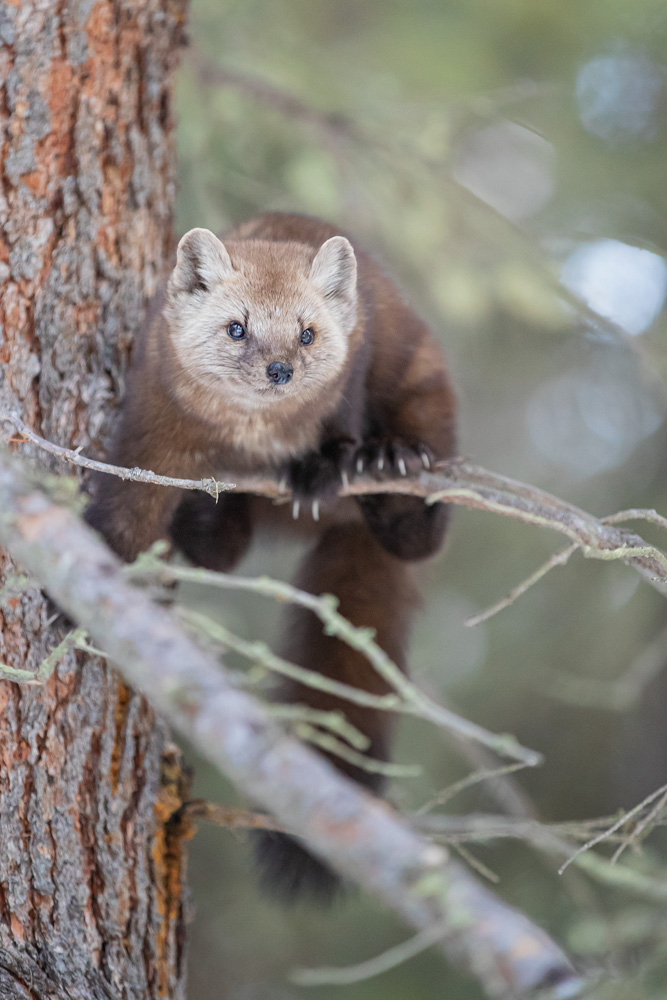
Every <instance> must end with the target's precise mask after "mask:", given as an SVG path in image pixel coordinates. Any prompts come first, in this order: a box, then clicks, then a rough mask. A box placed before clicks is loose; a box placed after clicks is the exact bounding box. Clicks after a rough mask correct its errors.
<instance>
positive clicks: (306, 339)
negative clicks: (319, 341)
mask: <svg viewBox="0 0 667 1000" xmlns="http://www.w3.org/2000/svg"><path fill="white" fill-rule="evenodd" d="M299 340H300V341H301V343H302V344H303V345H304V346H305V347H310V345H311V344H312V342H313V341H314V340H315V331H314V330H313V328H312V326H309V327H308V329H307V330H303V331H302V332H301V336H300V337H299Z"/></svg>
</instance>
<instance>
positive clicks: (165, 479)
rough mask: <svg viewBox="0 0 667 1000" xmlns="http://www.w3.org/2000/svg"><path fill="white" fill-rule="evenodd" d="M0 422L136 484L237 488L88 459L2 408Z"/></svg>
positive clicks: (53, 451) (72, 459) (59, 453)
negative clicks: (53, 441) (63, 446)
mask: <svg viewBox="0 0 667 1000" xmlns="http://www.w3.org/2000/svg"><path fill="white" fill-rule="evenodd" d="M0 421H6V422H7V423H10V424H12V426H13V427H14V428H15V429H16V430H17V431H19V433H20V434H22V435H23V437H24V438H25V440H26V441H29V442H30V443H31V444H34V445H37V447H38V448H41V449H42V451H47V452H48V453H49V454H50V455H55V457H56V458H61V459H62V460H63V461H64V462H67V463H68V464H69V465H77V466H79V468H81V469H91V470H92V471H93V472H106V473H108V474H109V475H111V476H118V478H119V479H130V480H132V481H133V482H135V483H151V484H153V485H154V486H177V487H178V488H179V489H181V490H202V491H203V492H204V493H209V494H210V495H211V496H212V497H215V499H216V500H217V498H218V496H219V495H220V493H224V492H225V491H226V490H230V489H233V488H234V486H233V484H232V483H221V482H218V481H217V480H216V479H213V478H210V479H173V478H171V477H170V476H159V475H157V474H156V473H155V472H149V471H148V470H147V469H136V468H135V469H125V468H123V466H121V465H108V464H107V463H106V462H98V461H96V460H95V459H94V458H86V457H85V455H81V454H79V449H78V448H75V449H71V448H61V446H60V445H57V444H53V443H52V442H51V441H46V440H45V439H44V438H43V437H40V436H39V434H35V432H34V431H33V430H31V429H30V428H29V427H28V426H27V424H24V423H23V421H22V420H21V418H20V417H18V416H16V415H15V414H13V413H8V412H7V411H6V410H0Z"/></svg>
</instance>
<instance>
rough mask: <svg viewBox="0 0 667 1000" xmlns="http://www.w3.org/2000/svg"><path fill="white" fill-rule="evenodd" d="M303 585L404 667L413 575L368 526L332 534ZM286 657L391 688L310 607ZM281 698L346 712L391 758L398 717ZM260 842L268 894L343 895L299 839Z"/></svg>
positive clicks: (297, 622) (343, 765)
mask: <svg viewBox="0 0 667 1000" xmlns="http://www.w3.org/2000/svg"><path fill="white" fill-rule="evenodd" d="M296 584H297V586H298V587H300V588H301V589H302V590H307V591H309V592H310V593H314V594H323V593H326V594H335V595H336V596H337V597H338V599H339V602H340V604H339V611H340V613H341V614H342V615H344V616H345V617H346V618H348V619H349V620H350V621H351V622H352V623H353V624H354V625H359V626H368V627H371V628H373V629H375V631H376V642H377V643H378V644H379V645H380V646H381V647H382V649H384V650H385V652H386V653H387V654H388V655H389V656H390V657H391V659H392V660H393V661H394V662H395V663H396V664H397V665H398V666H399V667H401V669H404V666H405V645H406V640H407V633H408V625H409V620H410V615H411V612H412V610H413V609H414V607H415V605H416V603H417V595H416V591H415V588H414V584H413V582H412V575H411V571H410V569H409V567H408V566H407V565H406V564H405V563H404V562H401V561H400V560H399V559H396V558H394V557H393V556H391V555H389V554H388V553H387V552H386V551H385V550H384V549H383V548H382V546H381V545H380V544H379V542H377V541H376V539H375V538H374V537H373V534H372V533H371V531H370V530H369V528H368V527H367V526H366V524H365V523H358V524H344V525H336V526H334V527H332V528H330V529H329V530H328V531H327V532H326V533H325V534H324V535H323V536H322V538H321V539H320V541H319V543H318V544H317V546H316V547H315V549H314V550H313V551H312V552H311V553H310V554H309V555H308V556H307V557H306V560H305V562H304V563H303V565H302V567H301V569H300V571H299V575H298V578H297V580H296ZM281 652H282V653H283V655H284V656H285V658H286V659H288V660H291V661H292V662H293V663H297V664H299V665H300V666H303V667H308V668H310V669H311V670H316V671H317V672H318V673H320V674H323V675H324V676H325V677H330V678H332V679H333V680H336V681H340V682H343V683H345V684H348V685H350V686H352V687H355V688H358V689H361V690H364V691H370V692H372V693H373V694H377V695H383V694H386V693H387V692H388V690H389V688H388V686H387V683H386V682H385V681H384V680H383V679H382V677H380V675H379V674H378V673H377V672H376V670H375V669H374V668H373V667H372V666H371V664H370V663H369V662H368V660H367V659H366V657H365V656H363V655H361V654H360V653H358V652H356V651H355V650H353V649H352V648H351V647H350V646H348V645H347V644H346V643H344V642H342V641H341V640H339V639H336V638H334V637H332V636H328V635H325V634H324V630H323V626H322V623H321V622H320V620H319V619H318V618H317V617H316V616H315V614H314V613H313V612H311V611H308V610H306V609H304V608H298V607H295V608H292V609H291V612H290V616H289V621H288V627H287V629H286V631H285V639H284V642H283V648H282V650H281ZM277 698H278V699H280V700H282V701H289V702H292V703H294V702H297V703H300V704H303V705H307V706H308V707H310V708H315V709H320V710H323V711H332V710H337V711H340V712H342V713H343V714H344V715H345V716H346V718H347V720H348V721H349V722H350V723H351V724H352V725H353V726H355V727H356V728H357V729H358V730H360V732H362V733H363V735H364V736H366V737H367V739H368V741H369V746H368V749H367V750H366V753H367V755H368V756H369V757H371V758H375V759H376V760H387V758H388V752H389V744H390V740H391V727H392V719H393V717H392V715H391V713H389V712H383V711H381V710H377V709H372V708H367V707H365V706H361V705H357V704H354V703H353V702H348V701H344V700H342V699H340V698H336V697H334V696H332V695H330V694H328V693H327V692H325V691H320V690H317V689H315V688H310V687H307V686H305V685H299V684H295V683H292V682H288V683H283V684H281V686H280V688H279V690H278V692H277ZM329 760H330V761H331V763H332V764H334V766H335V767H337V768H338V770H340V771H342V772H343V773H344V774H346V775H348V776H349V777H351V778H353V780H355V781H358V782H359V783H360V784H362V785H364V786H365V787H366V788H368V789H369V790H371V791H374V792H379V791H381V790H382V787H383V783H384V782H383V776H382V775H381V774H378V773H376V772H371V771H367V770H364V768H363V767H357V766H354V765H351V764H350V763H348V762H347V761H343V760H341V759H340V758H338V757H335V756H333V755H332V756H330V757H329ZM253 839H254V841H255V853H256V857H257V862H258V867H259V869H260V874H261V878H262V882H263V884H264V886H265V887H266V888H267V890H268V891H270V892H271V893H273V894H275V895H280V896H283V897H284V898H286V899H296V898H300V897H304V898H305V897H310V898H311V899H312V900H314V901H319V902H328V901H330V900H331V899H332V898H333V897H334V896H335V895H336V893H337V891H338V889H339V888H340V882H339V879H338V876H337V875H336V874H335V873H334V872H333V871H332V870H331V869H330V868H329V867H327V866H326V865H325V864H324V863H323V862H321V861H319V860H318V859H317V858H315V857H313V855H311V854H310V853H309V852H308V851H307V849H306V848H305V846H303V845H302V843H301V842H300V841H299V840H296V839H294V838H292V837H289V836H287V835H285V834H280V833H273V832H270V833H269V832H264V831H262V832H259V833H257V834H255V835H254V837H253Z"/></svg>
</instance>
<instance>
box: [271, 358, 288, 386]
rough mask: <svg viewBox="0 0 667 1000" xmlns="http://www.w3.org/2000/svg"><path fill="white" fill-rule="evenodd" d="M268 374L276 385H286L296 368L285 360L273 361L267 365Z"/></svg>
mask: <svg viewBox="0 0 667 1000" xmlns="http://www.w3.org/2000/svg"><path fill="white" fill-rule="evenodd" d="M266 374H267V375H268V377H269V379H270V380H271V382H274V383H275V385H285V383H286V382H289V380H290V379H291V377H292V375H293V374H294V369H293V368H292V366H291V365H287V364H285V362H284V361H272V362H271V364H270V365H267V366H266Z"/></svg>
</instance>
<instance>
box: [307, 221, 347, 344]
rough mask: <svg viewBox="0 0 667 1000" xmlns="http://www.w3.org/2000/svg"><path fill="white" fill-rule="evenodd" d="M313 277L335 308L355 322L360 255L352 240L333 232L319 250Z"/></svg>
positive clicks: (312, 272)
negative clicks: (358, 255)
mask: <svg viewBox="0 0 667 1000" xmlns="http://www.w3.org/2000/svg"><path fill="white" fill-rule="evenodd" d="M310 280H311V281H312V283H313V284H314V285H315V287H316V288H318V289H319V291H320V292H322V294H323V295H324V297H325V299H326V300H327V302H328V305H329V306H330V307H331V309H332V310H333V311H334V312H336V313H338V315H339V318H340V319H341V320H342V321H343V322H344V323H345V324H346V325H347V324H349V325H350V326H354V322H355V315H356V306H357V258H356V257H355V256H354V250H353V249H352V244H351V243H350V241H349V240H346V239H345V237H344V236H332V237H331V239H330V240H327V241H326V243H323V244H322V246H321V247H320V249H319V250H318V251H317V253H316V254H315V259H314V260H313V263H312V265H311V268H310Z"/></svg>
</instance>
